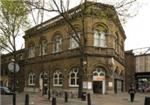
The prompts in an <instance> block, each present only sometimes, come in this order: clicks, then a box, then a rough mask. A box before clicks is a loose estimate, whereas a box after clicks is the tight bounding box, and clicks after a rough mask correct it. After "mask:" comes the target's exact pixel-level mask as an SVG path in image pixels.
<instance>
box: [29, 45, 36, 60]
mask: <svg viewBox="0 0 150 105" xmlns="http://www.w3.org/2000/svg"><path fill="white" fill-rule="evenodd" d="M33 57H35V47H34V46H31V47H29V58H33Z"/></svg>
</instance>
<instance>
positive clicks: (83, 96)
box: [82, 92, 86, 101]
mask: <svg viewBox="0 0 150 105" xmlns="http://www.w3.org/2000/svg"><path fill="white" fill-rule="evenodd" d="M82 101H86V92H82Z"/></svg>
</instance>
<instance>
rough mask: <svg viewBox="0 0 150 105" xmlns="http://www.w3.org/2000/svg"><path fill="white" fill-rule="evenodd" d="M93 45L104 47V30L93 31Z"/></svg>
mask: <svg viewBox="0 0 150 105" xmlns="http://www.w3.org/2000/svg"><path fill="white" fill-rule="evenodd" d="M94 46H95V47H106V34H105V32H104V31H99V30H95V31H94Z"/></svg>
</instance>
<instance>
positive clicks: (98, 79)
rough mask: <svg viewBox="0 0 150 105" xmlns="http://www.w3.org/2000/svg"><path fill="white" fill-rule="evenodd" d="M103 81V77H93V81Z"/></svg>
mask: <svg viewBox="0 0 150 105" xmlns="http://www.w3.org/2000/svg"><path fill="white" fill-rule="evenodd" d="M103 80H105V76H93V81H103Z"/></svg>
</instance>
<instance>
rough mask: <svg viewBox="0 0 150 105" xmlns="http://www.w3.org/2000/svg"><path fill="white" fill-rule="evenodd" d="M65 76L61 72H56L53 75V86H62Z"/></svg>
mask: <svg viewBox="0 0 150 105" xmlns="http://www.w3.org/2000/svg"><path fill="white" fill-rule="evenodd" d="M62 82H63V74H62V73H61V72H59V71H56V72H54V74H53V86H62Z"/></svg>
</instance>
